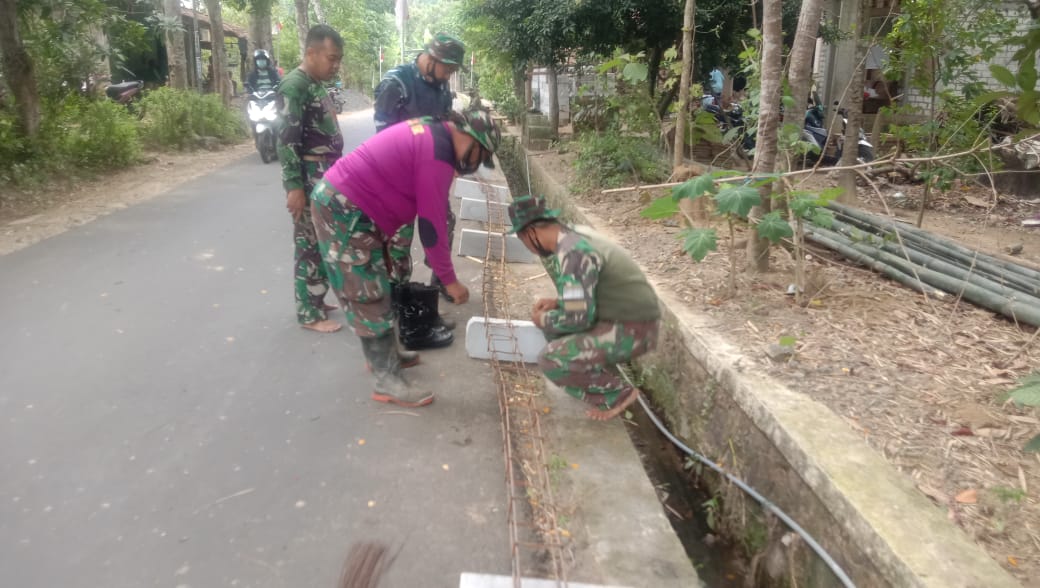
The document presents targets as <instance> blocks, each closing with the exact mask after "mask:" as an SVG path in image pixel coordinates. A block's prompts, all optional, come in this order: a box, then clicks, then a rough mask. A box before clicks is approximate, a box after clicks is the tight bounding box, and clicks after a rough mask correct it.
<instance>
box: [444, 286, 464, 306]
mask: <svg viewBox="0 0 1040 588" xmlns="http://www.w3.org/2000/svg"><path fill="white" fill-rule="evenodd" d="M444 289H445V290H446V291H447V292H448V295H449V296H451V297H452V298H453V299H454V300H455V304H465V303H466V301H467V300H469V288H467V287H465V286H463V285H462V282H453V283H451V284H445V285H444Z"/></svg>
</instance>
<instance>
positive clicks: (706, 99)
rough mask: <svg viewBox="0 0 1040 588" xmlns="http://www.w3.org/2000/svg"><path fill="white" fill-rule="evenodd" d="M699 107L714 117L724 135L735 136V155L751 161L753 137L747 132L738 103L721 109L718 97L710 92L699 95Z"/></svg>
mask: <svg viewBox="0 0 1040 588" xmlns="http://www.w3.org/2000/svg"><path fill="white" fill-rule="evenodd" d="M701 108H703V109H704V111H705V112H707V113H709V114H711V115H712V116H714V117H715V122H716V123H717V124H718V126H719V130H721V131H722V134H723V135H724V136H725V135H730V136H735V142H736V144H735V147H736V151H737V155H738V156H739V157H741V158H742V159H744V160H746V161H751V158H752V157H753V154H754V151H755V137H754V135H753V134H750V133H748V132H747V123H746V121H745V120H744V109H742V108H741V107H740V105H739V104H733V105H731V106H730V108H729V110H723V109H722V107H721V106H719V102H718V99H716V98H715V96H714V95H712V94H705V95H703V96H701Z"/></svg>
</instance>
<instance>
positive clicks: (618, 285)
mask: <svg viewBox="0 0 1040 588" xmlns="http://www.w3.org/2000/svg"><path fill="white" fill-rule="evenodd" d="M542 263H543V265H545V270H546V272H547V273H548V274H549V277H551V278H552V280H553V282H554V283H555V284H556V293H557V297H558V300H557V307H556V309H554V310H550V311H548V312H546V313H545V315H543V317H542V330H543V331H545V334H546V335H547V336H549V337H550V338H553V337H558V336H560V335H566V334H570V333H580V332H582V331H586V330H588V329H590V328H592V326H593V325H595V324H596V323H597V322H600V321H614V322H630V321H633V322H634V321H652V320H657V319H659V318H660V317H661V310H660V308H659V307H658V303H657V295H656V294H655V293H654V290H653V288H652V287H651V286H650V284H649V282H647V280H646V276H644V275H643V271H642V270H641V269H639V266H638V265H636V263H635V262H634V261H632V258H631V257H630V256H629V255H628V253H627V252H626V251H625V250H624V249H622V248H621V247H620V246H619V245H617V244H615V243H613V242H612V241H610V240H609V239H607V238H606V237H603V236H601V235H599V234H597V233H595V232H594V231H593V230H592V229H591V228H588V227H573V228H571V227H564V228H562V229H561V230H560V236H559V239H558V241H557V243H556V253H555V254H554V255H550V256H549V257H547V258H544V259H543V261H542Z"/></svg>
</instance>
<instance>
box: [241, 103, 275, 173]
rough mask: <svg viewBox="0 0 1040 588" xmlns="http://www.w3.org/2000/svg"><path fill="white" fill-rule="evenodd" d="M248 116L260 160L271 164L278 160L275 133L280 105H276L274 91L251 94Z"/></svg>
mask: <svg viewBox="0 0 1040 588" xmlns="http://www.w3.org/2000/svg"><path fill="white" fill-rule="evenodd" d="M246 114H247V115H248V116H249V122H250V124H252V126H253V141H254V142H255V143H256V150H257V151H258V152H259V153H260V159H261V160H263V162H264V163H270V162H272V161H274V160H275V159H277V158H278V148H277V146H276V144H275V132H276V131H277V123H278V105H277V104H276V103H275V95H274V91H271V90H258V91H255V92H252V93H251V94H249V104H248V106H246Z"/></svg>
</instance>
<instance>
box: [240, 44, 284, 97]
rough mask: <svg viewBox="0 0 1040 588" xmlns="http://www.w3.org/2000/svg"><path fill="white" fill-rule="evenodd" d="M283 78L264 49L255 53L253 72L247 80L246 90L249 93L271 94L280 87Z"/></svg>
mask: <svg viewBox="0 0 1040 588" xmlns="http://www.w3.org/2000/svg"><path fill="white" fill-rule="evenodd" d="M280 81H281V78H280V77H279V76H278V70H276V69H275V68H274V66H273V63H272V62H271V56H270V55H268V54H267V51H265V50H263V49H257V50H256V51H254V52H253V71H251V72H249V77H248V78H247V79H246V90H247V91H249V92H270V91H272V90H274V89H275V87H277V86H278V83H279V82H280Z"/></svg>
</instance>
